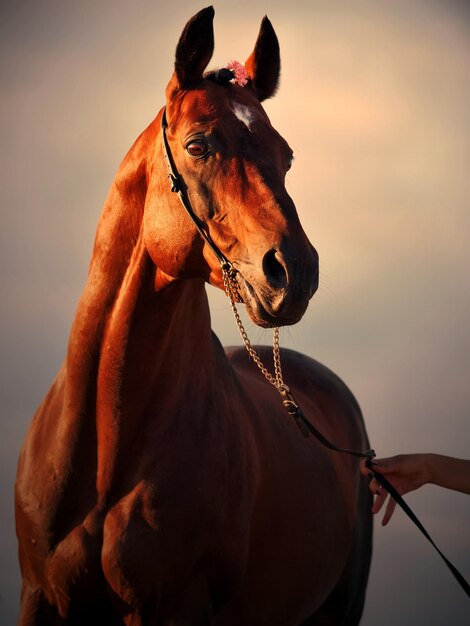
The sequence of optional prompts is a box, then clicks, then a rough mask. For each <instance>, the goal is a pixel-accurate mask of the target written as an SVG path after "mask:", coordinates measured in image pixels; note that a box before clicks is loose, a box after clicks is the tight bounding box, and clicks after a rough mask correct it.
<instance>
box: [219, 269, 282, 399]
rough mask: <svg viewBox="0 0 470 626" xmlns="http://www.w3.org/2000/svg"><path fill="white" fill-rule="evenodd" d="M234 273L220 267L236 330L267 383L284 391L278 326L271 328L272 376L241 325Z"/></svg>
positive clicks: (280, 391) (231, 270)
mask: <svg viewBox="0 0 470 626" xmlns="http://www.w3.org/2000/svg"><path fill="white" fill-rule="evenodd" d="M235 273H236V272H235V271H234V270H233V269H225V268H224V269H222V275H223V281H224V287H225V292H226V294H227V296H228V299H229V300H230V305H231V307H232V312H233V315H234V317H235V322H236V324H237V326H238V331H239V333H240V336H241V338H242V340H243V343H244V344H245V348H246V350H247V352H248V354H249V355H250V357H251V358H252V360H253V361H254V362H255V364H256V366H257V367H258V369H259V370H260V372H261V373H262V374H263V376H264V377H265V378H266V380H267V381H268V382H269V383H271V385H273V387H276V389H277V390H278V391H279V393H283V392H284V391H289V388H288V387H287V385H286V384H285V383H284V380H283V378H282V368H281V352H280V348H279V328H278V327H277V326H275V327H274V329H273V362H274V376H273V375H272V374H271V372H270V371H269V370H268V368H267V367H266V366H265V365H264V363H263V362H262V360H261V359H260V357H259V355H258V353H257V352H256V350H255V348H254V347H253V345H252V343H251V341H250V339H249V337H248V335H247V332H246V330H245V327H244V326H243V322H242V321H241V319H240V315H239V313H238V310H237V305H236V297H237V294H238V285H237V281H236V279H235Z"/></svg>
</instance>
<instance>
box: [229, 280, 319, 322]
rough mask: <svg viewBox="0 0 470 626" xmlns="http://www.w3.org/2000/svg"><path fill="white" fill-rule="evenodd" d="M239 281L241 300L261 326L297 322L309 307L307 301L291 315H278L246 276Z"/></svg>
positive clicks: (252, 318)
mask: <svg viewBox="0 0 470 626" xmlns="http://www.w3.org/2000/svg"><path fill="white" fill-rule="evenodd" d="M238 276H240V275H238ZM237 278H238V277H237ZM237 282H238V293H239V296H240V299H241V301H242V302H243V303H244V304H245V307H246V311H247V313H248V316H249V317H250V319H251V321H252V322H253V323H254V324H256V325H257V326H261V328H274V327H275V326H292V325H293V324H297V322H299V321H300V320H301V319H302V317H303V314H304V313H305V310H306V309H307V305H308V302H306V303H305V306H304V307H297V309H296V310H295V311H292V312H291V314H290V315H286V314H284V315H276V314H274V313H273V312H272V311H270V310H269V308H268V307H269V305H268V304H266V303H264V302H263V300H262V299H261V298H260V297H259V295H258V293H257V291H256V289H255V288H254V287H253V285H251V284H250V283H249V282H248V281H247V280H246V279H245V278H242V279H241V280H240V279H239V280H238V281H237Z"/></svg>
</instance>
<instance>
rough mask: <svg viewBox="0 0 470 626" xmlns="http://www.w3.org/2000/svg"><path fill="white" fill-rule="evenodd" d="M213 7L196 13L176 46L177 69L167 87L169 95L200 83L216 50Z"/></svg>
mask: <svg viewBox="0 0 470 626" xmlns="http://www.w3.org/2000/svg"><path fill="white" fill-rule="evenodd" d="M213 20H214V9H213V7H211V6H210V7H207V8H205V9H202V11H199V13H196V15H194V16H193V17H192V18H191V19H190V20H189V22H188V23H187V24H186V26H185V27H184V30H183V32H182V33H181V37H180V40H179V42H178V45H177V47H176V55H175V71H174V74H173V77H172V79H171V80H170V83H169V85H168V87H167V93H168V92H169V95H170V94H171V93H172V92H174V91H176V90H178V89H190V88H191V87H192V86H193V85H195V84H196V83H198V82H199V81H200V80H201V78H202V75H203V72H204V70H205V69H206V67H207V64H208V63H209V61H210V60H211V57H212V53H213V52H214V28H213V25H212V22H213Z"/></svg>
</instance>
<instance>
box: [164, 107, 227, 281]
mask: <svg viewBox="0 0 470 626" xmlns="http://www.w3.org/2000/svg"><path fill="white" fill-rule="evenodd" d="M167 128H168V122H167V119H166V107H164V108H163V112H162V119H161V129H162V150H163V159H164V161H165V163H166V166H167V169H168V180H169V181H170V187H171V191H172V192H173V193H176V194H177V195H178V198H179V199H180V202H181V204H182V205H183V207H184V209H185V211H186V213H187V214H188V215H189V217H190V218H191V220H192V222H193V224H194V225H195V226H196V228H197V230H198V232H199V234H200V235H201V237H202V238H203V239H204V241H205V242H206V243H207V245H208V246H209V248H210V249H211V250H212V252H213V253H214V255H215V257H216V259H217V260H218V262H219V263H220V266H221V268H222V270H225V271H228V272H232V273H233V272H235V271H236V270H235V268H234V267H233V265H232V264H231V263H230V261H229V260H228V259H227V257H226V256H225V255H224V253H223V252H222V251H221V250H220V248H218V246H217V245H216V244H215V243H214V241H213V240H212V237H211V236H210V234H209V231H208V229H207V226H206V225H205V224H204V222H202V221H201V220H200V219H199V217H198V216H197V215H196V213H195V212H194V209H193V206H192V204H191V200H190V199H189V196H188V190H187V187H186V184H185V182H184V180H183V178H182V176H181V175H180V173H179V172H178V170H177V168H176V165H175V162H174V161H173V156H172V154H171V150H170V146H169V145H168V138H167V136H166V131H167Z"/></svg>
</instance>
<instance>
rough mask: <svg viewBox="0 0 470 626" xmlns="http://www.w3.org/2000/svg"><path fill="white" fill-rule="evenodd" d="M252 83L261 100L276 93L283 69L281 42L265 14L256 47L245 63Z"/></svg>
mask: <svg viewBox="0 0 470 626" xmlns="http://www.w3.org/2000/svg"><path fill="white" fill-rule="evenodd" d="M245 67H246V71H247V72H248V76H249V78H250V79H251V84H252V86H253V88H254V89H255V91H256V94H257V96H258V98H259V99H260V101H262V100H266V98H270V97H271V96H273V95H274V94H275V93H276V89H277V85H278V82H279V74H280V70H281V57H280V54H279V42H278V40H277V37H276V33H275V32H274V28H273V27H272V24H271V22H270V21H269V20H268V18H267V17H266V16H265V17H264V18H263V21H262V22H261V27H260V30H259V35H258V39H257V40H256V44H255V49H254V50H253V52H252V53H251V55H250V56H249V57H248V59H247V61H246V63H245Z"/></svg>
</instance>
